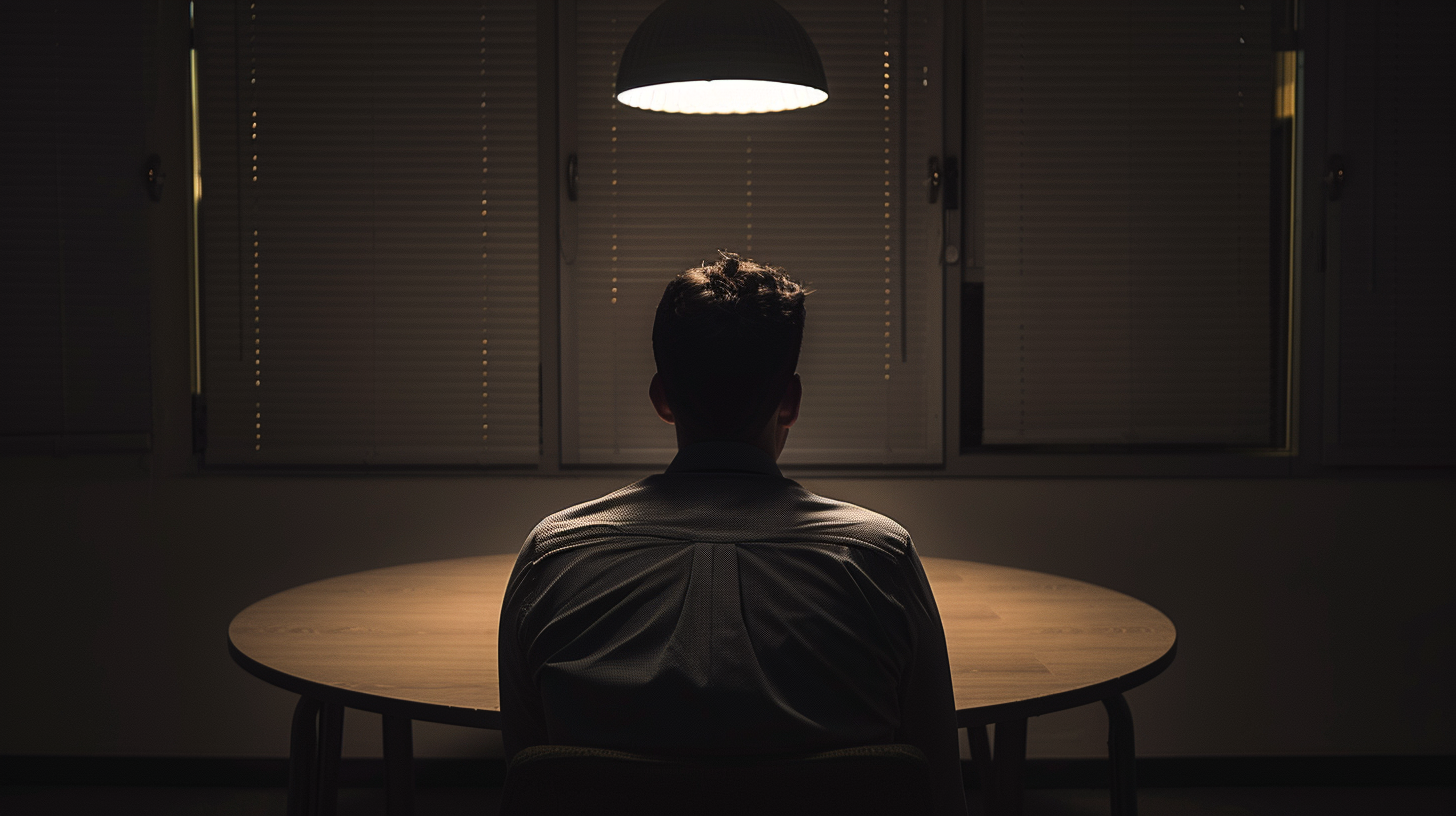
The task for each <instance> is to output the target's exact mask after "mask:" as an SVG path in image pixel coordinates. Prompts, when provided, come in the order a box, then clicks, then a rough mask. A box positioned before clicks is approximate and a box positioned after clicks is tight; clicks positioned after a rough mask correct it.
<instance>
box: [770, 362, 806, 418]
mask: <svg viewBox="0 0 1456 816" xmlns="http://www.w3.org/2000/svg"><path fill="white" fill-rule="evenodd" d="M803 401H804V382H803V381H802V380H800V379H799V375H798V374H795V375H794V376H793V378H792V379H790V380H789V386H788V387H787V388H785V389H784V397H783V399H781V400H779V414H778V420H777V422H778V426H779V427H780V428H790V427H793V424H794V423H795V422H798V421H799V403H801V402H803Z"/></svg>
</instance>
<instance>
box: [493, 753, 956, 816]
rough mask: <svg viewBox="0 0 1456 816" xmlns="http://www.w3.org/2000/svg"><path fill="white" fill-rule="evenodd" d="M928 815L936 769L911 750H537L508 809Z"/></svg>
mask: <svg viewBox="0 0 1456 816" xmlns="http://www.w3.org/2000/svg"><path fill="white" fill-rule="evenodd" d="M929 810H930V765H929V763H928V762H927V761H926V759H925V755H924V754H923V753H921V752H920V749H918V748H916V747H915V746H913V745H866V746H861V747H858V748H845V749H841V750H837V751H826V752H823V753H817V754H808V755H797V756H791V757H731V758H716V757H715V758H710V759H706V758H692V759H675V758H670V757H660V756H646V755H642V754H632V753H627V752H624V751H610V750H606V749H601V748H582V747H576V746H568V745H537V746H534V747H531V748H527V749H525V750H522V751H521V752H519V753H517V754H516V756H515V757H514V758H512V760H511V764H510V766H509V767H508V768H507V770H506V782H505V791H504V793H503V794H502V799H501V811H500V812H501V814H502V816H527V814H533V815H534V814H540V815H541V816H547V815H548V814H549V815H551V816H556V815H557V814H560V815H562V816H564V815H565V814H633V815H634V816H654V815H655V814H664V815H665V814H673V816H680V815H681V814H730V813H731V814H799V815H802V816H810V815H812V814H825V816H828V815H829V814H834V815H835V816H844V815H845V814H866V816H868V814H923V813H927V812H929Z"/></svg>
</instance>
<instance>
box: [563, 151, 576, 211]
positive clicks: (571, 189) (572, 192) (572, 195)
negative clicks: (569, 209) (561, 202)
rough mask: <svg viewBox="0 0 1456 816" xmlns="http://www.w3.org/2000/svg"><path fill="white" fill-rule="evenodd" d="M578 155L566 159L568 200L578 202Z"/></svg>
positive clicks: (571, 155) (573, 154)
mask: <svg viewBox="0 0 1456 816" xmlns="http://www.w3.org/2000/svg"><path fill="white" fill-rule="evenodd" d="M576 169H577V168H576V154H575V153H572V154H570V155H569V156H567V157H566V200H568V201H575V200H576Z"/></svg>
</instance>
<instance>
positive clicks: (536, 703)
mask: <svg viewBox="0 0 1456 816" xmlns="http://www.w3.org/2000/svg"><path fill="white" fill-rule="evenodd" d="M804 295H805V291H804V289H803V288H802V287H801V286H800V285H799V284H798V283H796V282H795V281H793V280H792V279H790V278H789V277H788V276H786V275H785V274H783V272H782V271H781V270H777V269H774V268H770V267H765V266H761V265H759V264H755V263H753V262H752V261H746V260H740V259H739V258H738V257H737V256H736V255H731V254H724V255H723V258H722V260H721V261H719V262H718V263H716V264H714V265H712V266H707V267H701V268H697V269H690V270H688V271H686V272H684V273H682V274H681V275H679V276H678V277H677V278H676V279H674V280H673V281H672V282H671V283H669V284H668V286H667V290H666V292H665V293H664V294H663V296H662V302H661V303H660V305H659V306H658V308H657V316H656V321H655V323H654V325H653V330H652V348H653V353H654V355H655V357H656V360H657V375H656V376H655V377H653V378H652V384H651V387H650V389H649V393H650V396H651V400H652V405H653V407H654V408H656V409H657V413H658V415H659V416H661V417H662V419H664V420H666V421H667V422H670V423H672V424H673V425H674V426H675V429H676V432H677V442H678V454H677V456H676V458H674V459H673V461H672V464H671V465H670V466H669V467H668V468H667V471H666V472H665V473H661V474H658V475H655V476H649V477H647V478H646V479H643V480H642V481H640V482H637V483H636V484H632V485H629V486H627V487H624V488H622V489H621V490H618V491H616V492H615V493H611V494H609V495H606V496H603V497H601V498H599V499H596V500H594V501H590V502H587V503H585V504H581V505H578V506H576V507H572V508H569V509H567V510H563V511H561V512H559V513H556V514H555V515H552V516H550V517H548V518H546V519H545V520H543V521H542V522H541V523H540V524H539V525H537V527H536V529H535V530H534V531H532V532H531V534H530V536H529V537H528V538H527V539H526V542H525V545H524V547H523V548H522V550H521V554H520V557H519V558H518V559H517V561H516V566H515V569H514V571H513V573H512V575H511V579H510V583H509V585H508V587H507V589H506V596H505V603H504V606H503V608H502V610H501V618H500V688H501V714H502V719H503V738H504V742H505V750H506V753H507V756H511V755H514V754H515V752H516V751H519V750H520V749H522V748H525V747H528V746H531V745H540V744H555V745H583V746H593V747H599V748H614V749H619V750H627V751H637V752H641V753H648V754H657V755H668V756H675V757H683V756H714V755H765V754H789V753H799V752H811V751H822V750H831V749H835V748H846V747H851V746H856V745H868V744H883V743H892V742H900V743H910V744H913V745H915V746H917V747H919V748H920V749H921V750H922V751H923V752H924V753H925V754H926V756H927V757H928V758H929V759H930V762H931V773H932V776H933V778H934V780H935V788H936V790H935V791H934V793H933V799H934V801H935V803H936V811H937V812H941V813H964V812H965V800H964V791H963V789H962V785H961V775H960V763H959V753H958V743H957V736H956V726H955V719H954V716H955V712H954V707H955V706H954V699H953V696H952V691H951V681H950V668H949V663H948V661H947V658H946V647H945V634H944V632H943V630H942V628H941V623H940V616H939V613H938V612H937V610H936V607H935V601H934V599H933V598H932V596H931V592H930V587H929V585H928V583H927V582H926V579H925V573H924V571H923V569H922V568H921V565H920V558H919V556H918V555H917V554H916V552H915V549H914V547H913V545H912V544H911V541H910V536H909V534H907V533H906V532H905V530H904V528H902V527H901V526H900V525H898V524H896V523H895V522H894V521H891V520H890V519H888V518H886V517H884V516H882V515H880V514H878V513H875V512H872V511H870V510H866V509H864V508H862V507H857V506H855V505H852V504H846V503H844V502H838V501H834V500H832V499H827V498H823V497H820V496H816V495H814V494H813V493H810V492H809V491H807V490H805V489H804V488H803V487H800V486H799V485H798V484H797V483H795V482H793V481H790V480H788V479H785V478H784V477H783V476H782V474H780V472H779V469H778V466H777V465H776V464H775V460H777V458H778V456H779V454H780V452H781V451H782V450H783V448H784V442H785V440H786V439H787V437H788V433H789V428H790V427H792V426H793V425H794V422H795V420H796V419H798V416H799V402H800V397H801V394H802V390H801V385H800V380H799V376H798V374H797V373H795V368H796V366H797V364H798V358H799V347H800V343H801V341H802V339H803V332H804Z"/></svg>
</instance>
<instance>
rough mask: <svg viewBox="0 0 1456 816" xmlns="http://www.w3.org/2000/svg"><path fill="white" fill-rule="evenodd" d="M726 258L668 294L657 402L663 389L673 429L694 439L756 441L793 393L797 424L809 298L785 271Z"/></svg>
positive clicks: (657, 336)
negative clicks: (686, 430) (689, 432)
mask: <svg viewBox="0 0 1456 816" xmlns="http://www.w3.org/2000/svg"><path fill="white" fill-rule="evenodd" d="M720 254H721V255H722V259H721V260H719V261H718V263H715V264H713V265H711V266H702V267H697V268H695V269H689V270H687V271H686V272H684V273H682V274H681V275H678V276H677V277H676V278H674V279H673V280H672V282H671V283H669V284H668V285H667V290H666V291H665V292H663V295H662V302H661V303H659V304H658V306H657V319H656V320H655V321H654V323H653V326H652V353H653V356H654V357H656V358H657V374H658V376H657V378H656V379H655V380H654V401H656V396H657V393H656V392H657V389H658V388H659V387H660V388H661V394H662V397H663V398H665V400H666V403H667V405H668V406H670V408H671V414H672V415H673V416H672V421H674V422H676V423H677V424H678V426H679V428H680V429H682V428H683V426H688V427H689V428H690V429H691V430H692V432H693V435H695V436H698V437H705V438H716V439H740V440H743V441H752V440H751V438H750V437H753V436H755V435H756V434H757V433H758V432H759V431H760V430H761V429H763V427H764V426H765V425H766V424H767V423H768V421H769V418H770V416H772V415H773V414H774V413H775V411H777V410H778V409H779V407H780V404H781V402H783V401H784V397H785V394H786V392H789V391H791V390H792V392H793V395H794V399H793V409H794V410H793V413H794V417H795V418H796V417H797V413H798V400H797V393H798V391H797V386H798V381H797V379H796V378H795V377H794V369H795V368H796V367H797V366H798V364H799V347H800V345H801V344H802V342H803V339H804V295H805V291H804V288H803V287H802V286H800V285H799V283H798V282H796V281H794V280H793V279H792V278H790V277H789V276H787V275H785V274H784V273H783V271H782V270H780V269H775V268H773V267H769V266H763V265H760V264H756V263H754V262H753V261H746V260H742V259H740V258H739V257H738V256H737V255H734V254H731V253H720ZM659 413H661V409H660V408H659ZM664 418H665V419H666V418H669V417H667V416H666V415H664ZM789 424H792V418H791V419H790V420H789ZM780 444H781V443H780Z"/></svg>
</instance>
